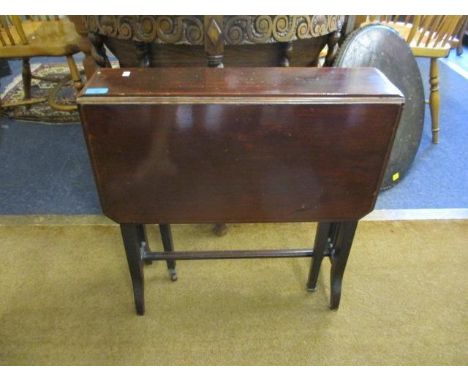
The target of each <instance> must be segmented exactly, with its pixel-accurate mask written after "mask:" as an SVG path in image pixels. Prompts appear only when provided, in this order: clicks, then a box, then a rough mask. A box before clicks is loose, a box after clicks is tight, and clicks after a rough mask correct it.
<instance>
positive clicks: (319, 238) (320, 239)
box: [307, 223, 336, 292]
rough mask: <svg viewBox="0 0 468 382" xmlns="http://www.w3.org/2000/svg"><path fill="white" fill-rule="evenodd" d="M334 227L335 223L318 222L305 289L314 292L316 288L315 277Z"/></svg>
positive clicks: (316, 277)
mask: <svg viewBox="0 0 468 382" xmlns="http://www.w3.org/2000/svg"><path fill="white" fill-rule="evenodd" d="M333 229H336V223H318V226H317V231H316V232H315V240H314V258H313V259H312V264H311V266H310V271H309V280H308V281H307V290H308V291H309V292H315V291H316V290H317V279H318V275H319V272H320V266H321V265H322V260H323V257H324V255H325V252H326V251H327V249H328V247H329V243H330V240H331V239H330V235H331V233H332V230H333Z"/></svg>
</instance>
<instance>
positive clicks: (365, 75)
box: [79, 68, 404, 224]
mask: <svg viewBox="0 0 468 382" xmlns="http://www.w3.org/2000/svg"><path fill="white" fill-rule="evenodd" d="M126 72H128V73H126ZM90 90H91V92H90ZM101 92H103V95H101V96H99V93H101ZM89 93H91V95H88V94H89ZM93 93H97V94H98V95H95V94H93ZM403 102H404V98H403V96H402V95H401V94H400V92H399V91H398V89H396V88H395V87H394V86H393V85H392V84H391V83H390V82H389V81H388V80H387V79H386V78H385V77H384V76H383V75H381V74H380V72H378V71H377V70H375V69H363V68H359V69H315V68H287V69H281V68H278V69H277V68H256V69H239V68H236V69H204V68H177V69H175V68H174V69H160V68H158V69H131V70H101V71H100V73H96V75H95V76H94V77H93V78H92V79H91V80H90V81H89V83H88V85H87V87H86V88H85V89H84V90H83V91H82V94H81V96H80V98H79V103H80V113H81V118H82V123H83V128H84V132H85V137H86V140H87V145H88V150H89V153H90V157H91V163H92V165H93V169H94V173H95V178H96V184H97V187H98V191H99V196H100V199H101V203H102V208H103V211H104V213H105V214H106V215H107V216H108V217H110V218H112V219H113V220H115V221H116V222H119V223H148V224H150V223H216V222H237V223H242V222H243V223H246V222H294V221H325V220H328V221H343V220H356V219H359V218H361V217H363V216H364V215H366V214H367V213H369V212H370V211H371V210H372V209H373V207H374V204H375V200H376V197H377V193H378V190H379V187H380V182H381V179H382V176H383V172H384V169H385V166H386V161H387V159H388V155H389V153H390V150H391V145H392V143H393V138H394V136H395V131H396V127H397V126H398V120H399V116H400V112H401V108H402V104H403Z"/></svg>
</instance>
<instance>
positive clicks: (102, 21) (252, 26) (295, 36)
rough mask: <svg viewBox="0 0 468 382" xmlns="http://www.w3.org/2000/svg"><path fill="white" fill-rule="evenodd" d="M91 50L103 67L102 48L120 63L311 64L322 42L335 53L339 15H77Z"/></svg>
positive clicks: (329, 58) (341, 19)
mask: <svg viewBox="0 0 468 382" xmlns="http://www.w3.org/2000/svg"><path fill="white" fill-rule="evenodd" d="M83 19H84V22H85V25H86V28H87V30H88V32H89V34H88V35H89V38H90V40H91V42H92V43H93V50H92V54H93V57H94V59H95V60H96V62H97V63H98V64H99V65H100V66H103V67H104V66H109V62H108V60H106V55H105V50H104V49H103V46H106V47H107V48H109V49H110V50H111V51H112V53H113V54H114V55H115V56H116V57H117V59H118V60H119V64H120V67H141V66H151V67H173V66H210V67H219V66H223V65H224V66H225V67H229V66H242V67H246V66H257V67H258V66H262V67H264V66H317V63H318V59H319V53H320V51H321V50H322V49H323V47H324V46H325V45H327V46H328V54H327V57H326V62H327V64H331V62H332V60H333V57H334V54H335V53H336V48H337V42H338V40H339V38H340V32H341V29H342V27H343V24H344V23H345V16H339V15H224V16H222V15H204V16H202V15H198V16H197V15H184V16H171V15H159V16H152V15H145V16H125V15H123V16H122V15H121V16H112V15H99V16H96V15H87V16H83Z"/></svg>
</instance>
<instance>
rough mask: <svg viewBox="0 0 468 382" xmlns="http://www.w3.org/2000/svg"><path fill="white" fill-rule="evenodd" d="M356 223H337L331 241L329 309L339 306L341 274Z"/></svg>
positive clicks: (344, 266) (349, 249)
mask: <svg viewBox="0 0 468 382" xmlns="http://www.w3.org/2000/svg"><path fill="white" fill-rule="evenodd" d="M357 223H358V222H357V221H349V222H341V223H338V224H339V225H338V231H337V234H336V237H335V238H334V239H332V241H333V244H334V245H333V247H334V251H333V252H332V253H331V256H330V259H331V263H332V266H331V270H330V291H331V296H330V309H338V306H339V305H340V298H341V285H342V282H343V274H344V271H345V268H346V263H347V261H348V256H349V252H350V251H351V246H352V244H353V239H354V233H355V231H356V227H357Z"/></svg>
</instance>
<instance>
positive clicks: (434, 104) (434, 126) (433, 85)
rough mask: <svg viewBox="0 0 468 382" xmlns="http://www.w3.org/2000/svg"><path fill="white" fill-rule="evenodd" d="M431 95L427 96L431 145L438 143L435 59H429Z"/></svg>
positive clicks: (437, 99) (436, 69)
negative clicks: (429, 109)
mask: <svg viewBox="0 0 468 382" xmlns="http://www.w3.org/2000/svg"><path fill="white" fill-rule="evenodd" d="M429 83H430V85H431V94H430V96H429V105H430V108H431V120H432V143H439V109H440V94H439V66H438V63H437V58H431V69H430V80H429Z"/></svg>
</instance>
